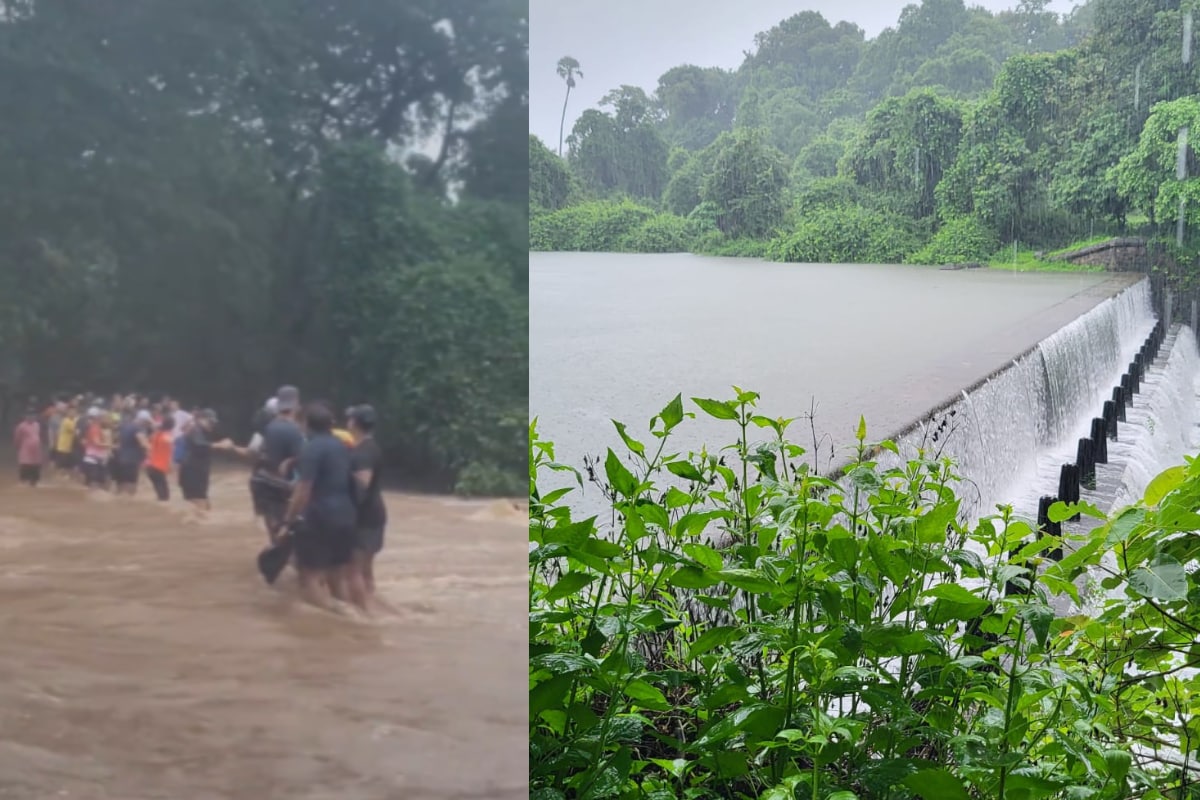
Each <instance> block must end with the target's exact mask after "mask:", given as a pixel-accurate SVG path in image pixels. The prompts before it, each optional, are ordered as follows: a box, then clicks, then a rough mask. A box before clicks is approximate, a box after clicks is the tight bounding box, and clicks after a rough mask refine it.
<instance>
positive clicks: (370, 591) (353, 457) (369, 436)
mask: <svg viewBox="0 0 1200 800" xmlns="http://www.w3.org/2000/svg"><path fill="white" fill-rule="evenodd" d="M346 424H347V426H348V427H349V430H350V435H351V436H353V437H354V449H353V450H352V451H351V454H350V465H351V468H352V469H353V471H354V480H355V482H356V487H355V488H356V489H357V490H358V491H357V493H356V500H357V504H358V523H357V525H356V526H355V536H354V554H353V557H352V560H351V565H350V567H351V569H353V570H354V571H355V572H357V573H358V575H359V578H360V579H361V580H362V584H363V590H364V592H365V593H366V597H367V602H368V603H369V604H370V605H371V606H376V607H379V608H382V609H384V610H386V611H393V610H394V609H392V608H391V607H390V606H389V605H387V604H386V603H384V602H383V601H382V600H381V599H380V598H379V596H378V595H377V594H376V593H375V556H377V555H379V551H381V550H382V549H383V532H384V528H386V527H387V506H385V505H384V503H383V483H382V482H383V451H382V450H381V449H380V447H379V443H378V442H376V441H375V424H376V415H375V409H374V408H372V407H371V406H368V405H361V406H354V407H353V408H350V409H348V410H347V411H346Z"/></svg>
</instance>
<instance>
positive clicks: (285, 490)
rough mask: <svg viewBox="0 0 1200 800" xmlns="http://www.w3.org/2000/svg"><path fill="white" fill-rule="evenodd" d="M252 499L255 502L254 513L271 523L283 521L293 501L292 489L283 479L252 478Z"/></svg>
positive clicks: (256, 476)
mask: <svg viewBox="0 0 1200 800" xmlns="http://www.w3.org/2000/svg"><path fill="white" fill-rule="evenodd" d="M250 498H251V499H252V500H253V501H254V513H255V514H256V515H258V516H260V517H264V518H265V519H267V521H269V522H278V521H281V520H282V519H283V517H284V515H285V514H286V513H287V507H288V503H290V502H291V501H292V487H291V484H288V483H286V482H284V481H282V480H281V479H276V480H270V479H269V478H267V479H264V478H262V477H260V476H258V475H255V476H253V477H251V478H250Z"/></svg>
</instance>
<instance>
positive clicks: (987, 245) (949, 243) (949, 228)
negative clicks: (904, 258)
mask: <svg viewBox="0 0 1200 800" xmlns="http://www.w3.org/2000/svg"><path fill="white" fill-rule="evenodd" d="M999 248H1000V237H999V236H997V235H996V232H995V231H994V230H992V229H991V228H990V227H989V226H988V225H987V224H986V223H984V222H983V221H982V220H980V219H977V218H976V217H970V216H968V217H958V218H956V219H952V220H950V221H949V222H947V223H946V224H945V225H943V226H942V228H941V230H939V231H938V232H937V233H935V234H934V236H933V238H932V239H931V240H930V241H929V243H928V244H926V245H925V246H924V247H922V248H921V249H920V250H918V251H917V252H915V253H913V254H912V255H911V256H909V257H908V261H909V262H910V263H913V264H956V263H962V262H968V261H976V262H980V261H983V262H986V261H987V260H988V259H990V258H991V257H992V254H993V253H995V252H996V250H998V249H999Z"/></svg>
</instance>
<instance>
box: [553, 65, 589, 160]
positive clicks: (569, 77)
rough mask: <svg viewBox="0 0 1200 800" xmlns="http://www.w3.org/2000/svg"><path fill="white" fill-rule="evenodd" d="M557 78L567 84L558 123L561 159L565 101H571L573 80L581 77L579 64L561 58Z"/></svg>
mask: <svg viewBox="0 0 1200 800" xmlns="http://www.w3.org/2000/svg"><path fill="white" fill-rule="evenodd" d="M557 72H558V77H560V78H562V79H563V80H564V81H566V82H567V96H566V97H565V98H564V99H563V111H562V119H561V120H559V122H558V157H559V158H562V140H563V126H564V125H565V124H566V122H567V101H568V100H570V99H571V90H572V89H574V88H575V79H576V78H582V77H583V71H582V70H580V69H579V62H578V61H576V60H575V59H574V58H571V56H563V57H562V58H560V59H559V60H558V70H557Z"/></svg>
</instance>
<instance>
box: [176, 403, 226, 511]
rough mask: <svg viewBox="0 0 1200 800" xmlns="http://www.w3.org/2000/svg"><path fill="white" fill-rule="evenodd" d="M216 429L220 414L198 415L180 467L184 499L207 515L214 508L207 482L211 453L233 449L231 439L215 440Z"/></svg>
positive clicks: (208, 411) (203, 412) (209, 412)
mask: <svg viewBox="0 0 1200 800" xmlns="http://www.w3.org/2000/svg"><path fill="white" fill-rule="evenodd" d="M216 427H217V412H215V411H213V410H212V409H206V410H203V411H200V412H198V413H197V414H196V415H195V419H194V424H193V425H192V429H191V430H190V431H188V432H187V434H185V435H186V437H187V455H186V456H184V459H183V462H182V463H181V464H180V465H179V490H180V491H181V492H182V493H183V499H184V500H186V501H188V502H189V503H191V504H192V507H193V508H194V510H195V511H196V513H197V514H200V515H204V514H206V513H207V512H208V511H209V510H210V509H211V508H212V505H211V504H210V503H209V500H208V483H209V477H210V475H211V474H212V451H213V450H230V449H232V448H233V443H232V442H231V441H229V440H228V439H222V440H221V441H219V442H214V441H212V435H213V432H214V431H215V429H216Z"/></svg>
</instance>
